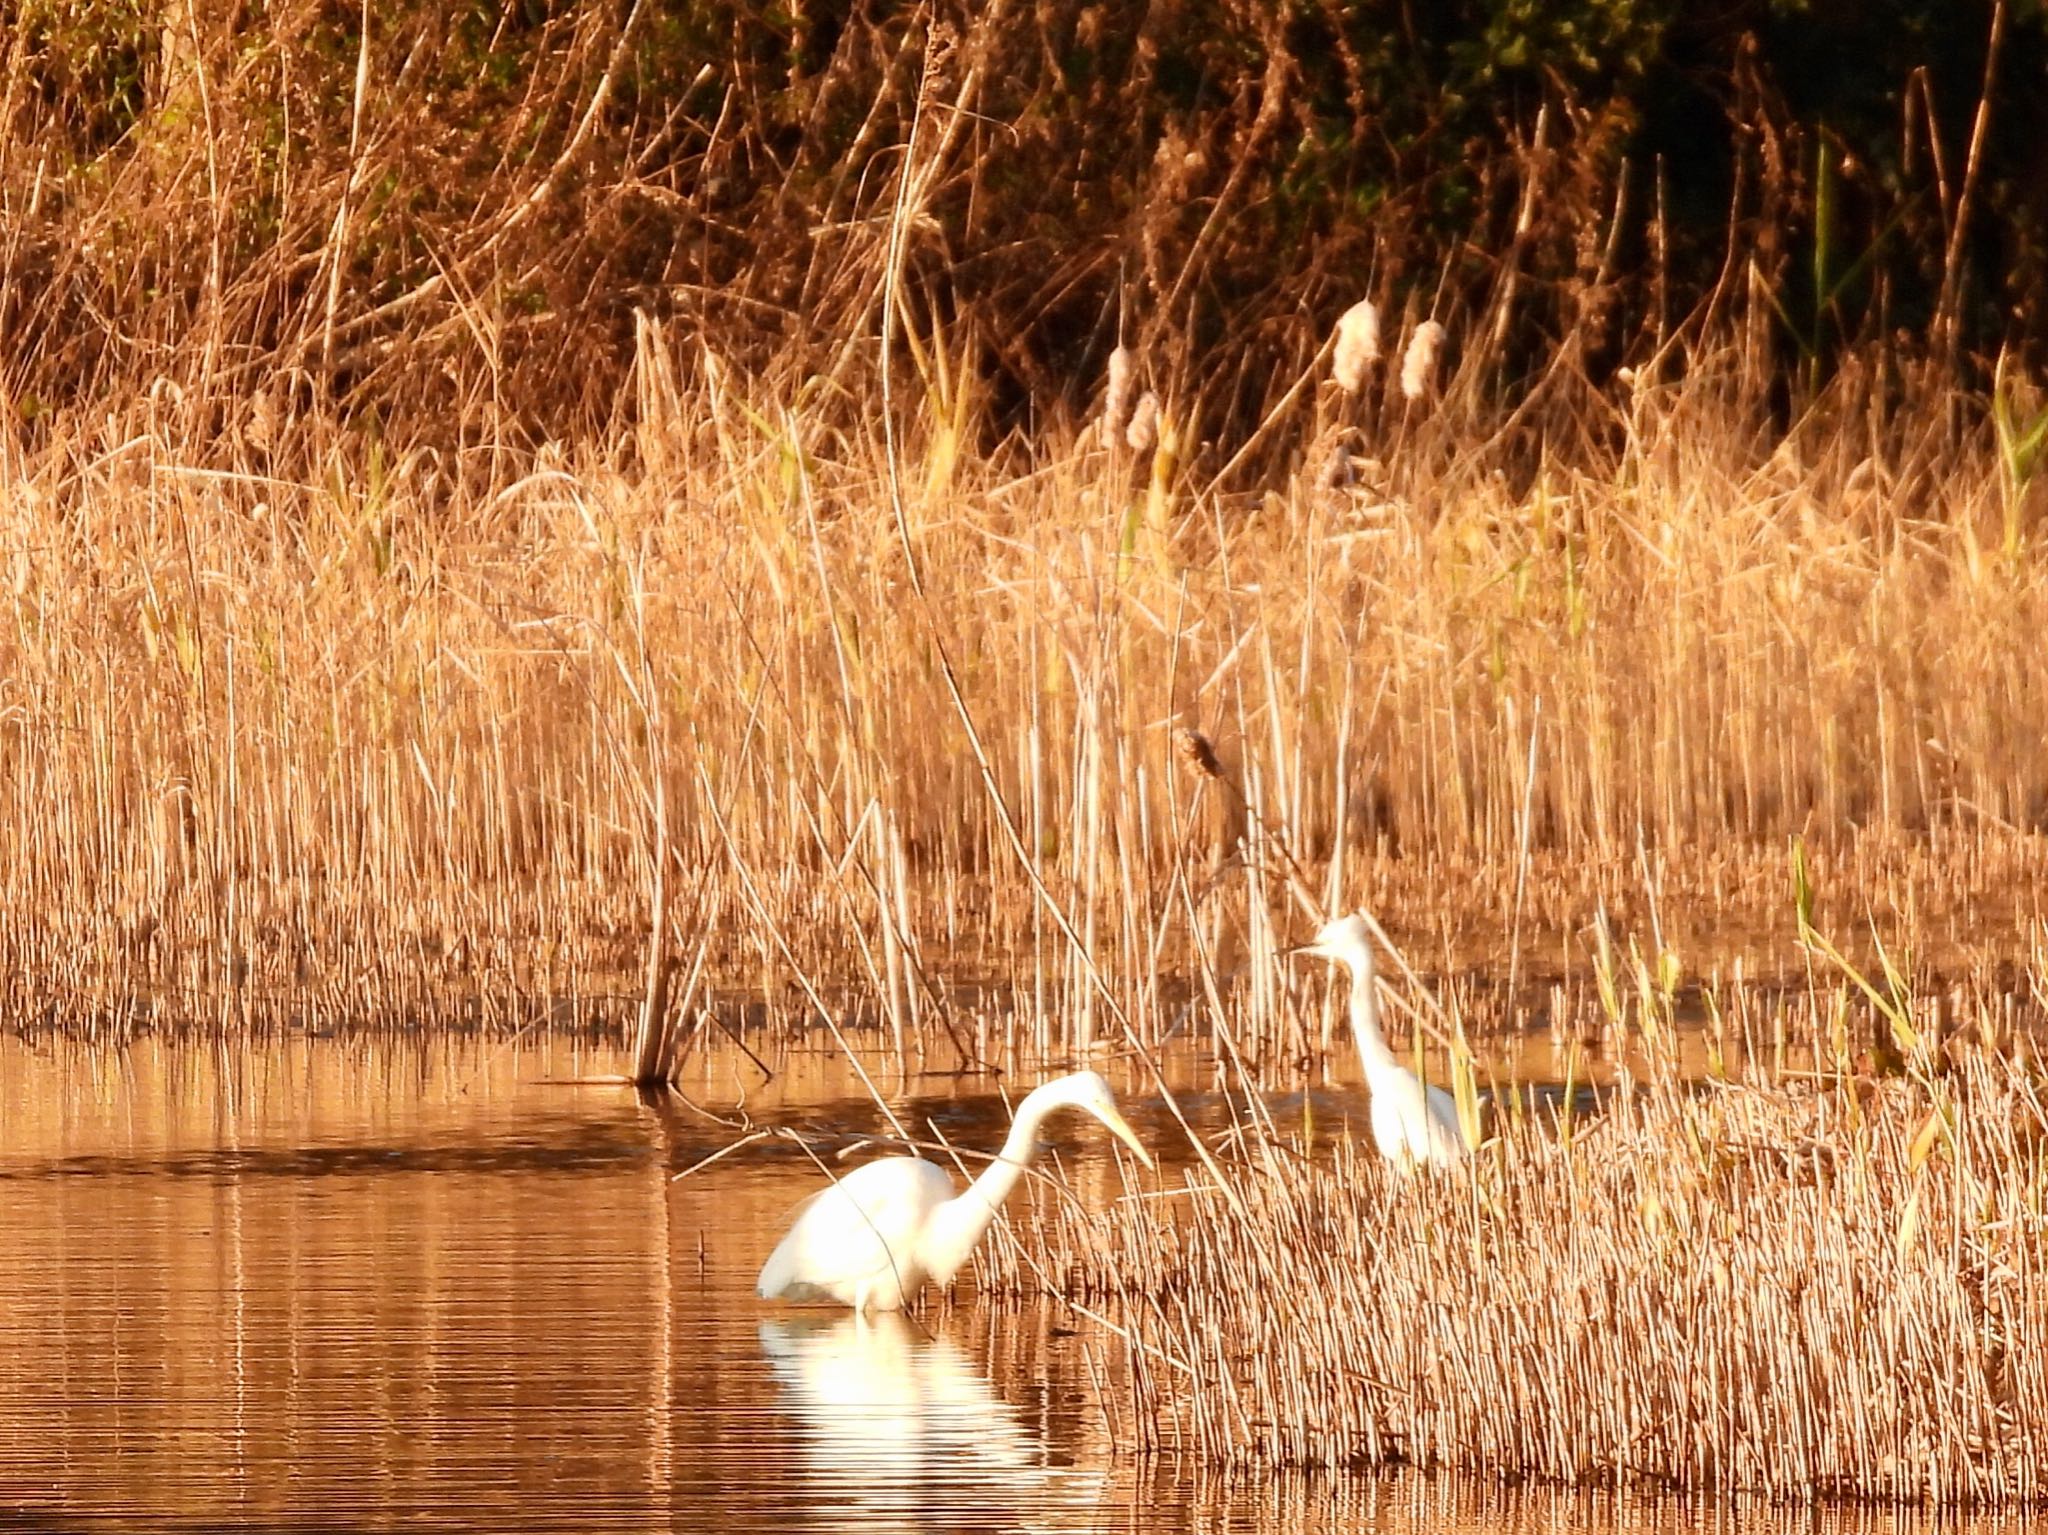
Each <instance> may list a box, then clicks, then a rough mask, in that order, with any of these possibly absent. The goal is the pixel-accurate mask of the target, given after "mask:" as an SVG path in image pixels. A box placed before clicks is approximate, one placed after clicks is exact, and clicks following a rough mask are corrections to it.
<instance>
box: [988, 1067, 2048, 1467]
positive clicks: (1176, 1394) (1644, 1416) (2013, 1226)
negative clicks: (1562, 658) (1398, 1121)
mask: <svg viewBox="0 0 2048 1535" xmlns="http://www.w3.org/2000/svg"><path fill="white" fill-rule="evenodd" d="M2044 1146H2048V1105H2044V1098H2043V1091H2042V1085H2041V1082H2040V1079H2039V1077H2038V1074H2037V1073H2036V1072H2035V1071H2034V1070H2032V1069H2031V1068H2028V1067H2025V1066H2021V1065H2017V1064H2014V1063H2012V1062H2011V1061H2009V1060H2005V1059H2001V1058H1997V1057H1994V1056H1991V1055H1989V1054H1986V1053H1972V1054H1970V1055H1969V1056H1968V1058H1967V1059H1964V1060H1961V1061H1959V1062H1957V1063H1956V1064H1955V1065H1954V1066H1953V1067H1952V1068H1951V1069H1949V1070H1947V1071H1945V1072H1944V1073H1943V1074H1941V1075H1938V1076H1934V1077H1927V1078H1916V1079H1908V1078H1893V1079H1887V1080H1878V1079H1870V1078H1864V1079H1857V1078H1854V1077H1826V1078H1816V1079H1809V1080H1806V1081H1804V1082H1795V1083H1788V1084H1783V1085H1778V1086H1770V1087H1763V1086H1748V1085H1741V1084H1738V1083H1732V1082H1726V1081H1722V1082H1714V1083H1711V1084H1709V1085H1707V1086H1704V1087H1700V1088H1697V1089H1691V1088H1686V1087H1682V1086H1680V1085H1678V1084H1677V1083H1676V1081H1675V1079H1667V1080H1666V1081H1664V1082H1663V1083H1662V1084H1661V1085H1634V1086H1630V1085H1624V1086H1622V1087H1620V1088H1618V1089H1616V1090H1614V1091H1612V1092H1610V1093H1609V1094H1607V1095H1606V1097H1605V1099H1604V1101H1603V1102H1602V1104H1601V1105H1600V1107H1599V1108H1598V1109H1597V1110H1596V1111H1593V1112H1590V1113H1588V1112H1586V1111H1585V1110H1583V1109H1581V1110H1580V1112H1578V1113H1577V1114H1576V1115H1570V1116H1567V1117H1565V1118H1564V1119H1563V1120H1562V1121H1561V1122H1549V1121H1545V1122H1538V1121H1536V1120H1533V1119H1526V1120H1525V1119H1516V1120H1514V1121H1513V1122H1511V1123H1509V1124H1507V1125H1506V1126H1505V1127H1504V1130H1503V1133H1502V1134H1501V1135H1500V1136H1499V1137H1498V1139H1497V1141H1496V1142H1495V1144H1493V1145H1492V1146H1490V1147H1489V1148H1487V1150H1486V1151H1485V1152H1484V1153H1483V1154H1482V1156H1481V1157H1480V1158H1479V1160H1478V1162H1477V1164H1476V1167H1475V1170H1474V1173H1473V1176H1472V1177H1471V1178H1469V1179H1468V1178H1463V1177H1456V1178H1452V1177H1441V1178H1435V1179H1403V1178H1398V1177H1394V1176H1392V1175H1390V1174H1389V1173H1388V1172H1387V1170H1386V1169H1385V1168H1383V1167H1382V1166H1381V1165H1380V1163H1379V1162H1378V1160H1377V1158H1375V1157H1374V1156H1373V1154H1372V1152H1371V1150H1370V1148H1369V1147H1365V1146H1363V1145H1361V1144H1360V1143H1358V1142H1354V1141H1352V1140H1350V1139H1349V1138H1345V1139H1343V1140H1341V1141H1340V1142H1339V1143H1338V1144H1337V1145H1336V1147H1335V1149H1334V1151H1333V1152H1332V1153H1330V1154H1327V1155H1325V1154H1321V1153H1318V1154H1317V1155H1315V1156H1313V1157H1307V1158H1304V1157H1302V1156H1299V1155H1296V1154H1294V1153H1290V1152H1288V1151H1285V1150H1282V1149H1280V1148H1277V1147H1269V1148H1267V1149H1265V1150H1263V1151H1257V1152H1254V1153H1253V1154H1251V1155H1250V1157H1249V1159H1248V1160H1247V1161H1246V1162H1244V1163H1243V1164H1241V1165H1239V1167H1238V1169H1237V1174H1236V1179H1235V1186H1236V1188H1237V1192H1238V1196H1239V1198H1238V1201H1237V1203H1236V1206H1235V1207H1234V1206H1233V1204H1232V1203H1231V1202H1226V1201H1225V1200H1223V1199H1220V1198H1217V1197H1215V1195H1214V1194H1213V1193H1212V1192H1205V1189H1204V1186H1203V1184H1202V1183H1201V1182H1200V1181H1198V1180H1195V1179H1192V1178H1191V1179H1190V1187H1189V1189H1188V1190H1187V1191H1186V1192H1185V1193H1184V1194H1183V1195H1182V1196H1181V1197H1179V1198H1167V1199H1159V1200H1146V1201H1144V1202H1142V1203H1141V1204H1131V1203H1126V1204H1124V1205H1122V1206H1119V1207H1116V1208H1114V1209H1111V1210H1109V1211H1105V1212H1102V1213H1099V1214H1089V1213H1087V1212H1082V1211H1077V1210H1068V1209H1063V1210H1061V1211H1060V1212H1059V1213H1058V1214H1057V1216H1056V1217H1055V1218H1054V1220H1053V1224H1052V1225H1051V1227H1050V1230H1049V1234H1048V1235H1046V1236H1044V1237H1043V1238H1041V1239H1040V1240H1041V1243H1042V1250H1041V1251H1040V1252H1039V1253H1038V1254H1036V1257H1035V1261H1036V1262H1037V1263H1039V1264H1041V1265H1042V1266H1043V1268H1044V1270H1045V1271H1046V1272H1048V1273H1050V1274H1052V1275H1055V1276H1058V1278H1059V1279H1060V1281H1061V1282H1062V1283H1063V1285H1064V1286H1065V1287H1066V1288H1068V1289H1070V1290H1071V1291H1073V1292H1076V1293H1079V1294H1082V1295H1085V1296H1090V1297H1098V1296H1104V1295H1113V1296H1120V1297H1121V1298H1122V1307H1121V1315H1122V1316H1123V1317H1124V1319H1125V1321H1126V1322H1127V1324H1128V1326H1129V1328H1130V1335H1131V1338H1132V1339H1133V1340H1134V1342H1133V1346H1132V1347H1131V1350H1130V1352H1131V1358H1132V1363H1133V1366H1134V1371H1135V1378H1136V1379H1137V1380H1138V1382H1139V1385H1140V1411H1139V1419H1140V1422H1141V1425H1142V1427H1143V1430H1144V1433H1145V1439H1146V1442H1147V1443H1148V1445H1149V1446H1150V1447H1152V1448H1154V1449H1158V1450H1173V1451H1179V1452H1184V1453H1192V1454H1195V1455H1197V1456H1200V1457H1203V1458H1206V1459H1210V1460H1214V1461H1220V1462H1227V1463H1246V1462H1249V1463H1258V1464H1264V1465H1275V1466H1345V1465H1361V1464H1381V1463H1390V1462H1406V1463H1414V1464H1419V1465H1424V1466H1445V1467H1462V1468H1467V1469H1470V1470H1473V1471H1476V1472H1483V1473H1485V1474H1487V1475H1489V1476H1495V1477H1500V1476H1507V1477H1523V1476H1530V1477H1540V1478H1549V1479H1556V1480H1561V1481H1566V1482H1589V1481H1590V1482H1631V1483H1634V1482H1640V1483H1650V1484H1658V1485H1662V1486H1666V1487H1670V1488H1676V1489H1714V1490H1722V1491H1732V1490H1748V1491H1756V1492H1762V1493H1767V1494H1773V1495H1781V1496H1787V1497H1812V1496H1822V1495H1826V1496H1850V1497H1860V1498H1876V1499H1887V1500H1892V1499H1897V1500H1907V1501H1925V1502H1996V1501H2004V1500H2024V1501H2036V1500H2039V1499H2041V1498H2042V1497H2044V1496H2048V1267H2044V1263H2048V1214H2044V1199H2048V1158H2044ZM992 1282H994V1283H997V1284H1001V1283H1003V1282H1005V1276H1003V1275H1002V1274H1001V1273H996V1274H995V1275H994V1276H993V1278H992Z"/></svg>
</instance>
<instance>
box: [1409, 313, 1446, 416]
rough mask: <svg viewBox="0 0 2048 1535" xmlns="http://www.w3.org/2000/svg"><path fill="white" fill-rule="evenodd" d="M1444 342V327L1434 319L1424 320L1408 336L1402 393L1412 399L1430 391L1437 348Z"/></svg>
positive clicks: (1416, 398)
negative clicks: (1412, 333)
mask: <svg viewBox="0 0 2048 1535" xmlns="http://www.w3.org/2000/svg"><path fill="white" fill-rule="evenodd" d="M1443 344H1444V328H1443V327H1442V326H1441V325H1439V324H1437V323H1436V321H1434V320H1424V321H1423V322H1422V323H1421V324H1420V325H1418V326H1416V327H1415V334H1414V335H1412V336H1410V337H1409V338H1408V352H1407V355H1406V356H1404V357H1403V358H1402V359H1401V393H1402V394H1403V395H1405V396H1406V397H1407V398H1409V399H1411V400H1419V399H1421V398H1422V396H1423V395H1424V394H1425V393H1427V392H1428V390H1429V385H1430V380H1431V379H1433V378H1434V377H1435V376H1436V354H1437V349H1438V348H1440V347H1441V346H1442V345H1443Z"/></svg>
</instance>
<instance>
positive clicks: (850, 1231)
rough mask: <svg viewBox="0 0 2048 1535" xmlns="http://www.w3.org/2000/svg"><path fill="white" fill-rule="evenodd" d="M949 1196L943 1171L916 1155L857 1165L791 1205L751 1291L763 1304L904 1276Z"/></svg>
mask: <svg viewBox="0 0 2048 1535" xmlns="http://www.w3.org/2000/svg"><path fill="white" fill-rule="evenodd" d="M952 1197H953V1180H952V1179H951V1178H949V1177H948V1176H946V1170H945V1169H944V1168H942V1167H940V1166H938V1165H937V1164H935V1163H932V1162H926V1161H923V1160H921V1159H919V1158H916V1157H886V1158H884V1159H883V1160H882V1161H879V1162H869V1163H868V1164H867V1165H866V1166H864V1167H858V1168H855V1169H854V1170H853V1171H852V1172H850V1173H848V1174H847V1175H846V1176H845V1177H844V1178H842V1179H840V1180H839V1181H838V1182H837V1183H835V1184H833V1185H832V1186H831V1187H830V1188H825V1189H820V1190H819V1191H818V1192H817V1193H815V1194H813V1195H812V1196H811V1197H810V1198H809V1199H807V1200H805V1201H804V1202H803V1203H802V1204H801V1205H799V1206H798V1207H797V1214H796V1219H795V1221H794V1222H793V1223H792V1224H791V1226H790V1228H789V1234H788V1235H787V1236H785V1237H784V1238H783V1239H782V1241H781V1242H780V1244H778V1245H777V1247H776V1249H775V1251H774V1252H772V1253H770V1254H769V1255H768V1261H767V1262H766V1263H764V1264H762V1265H761V1278H760V1282H759V1284H758V1285H757V1286H756V1289H757V1290H758V1292H759V1294H760V1295H761V1297H762V1299H764V1300H772V1299H775V1298H778V1297H780V1298H781V1299H784V1300H795V1301H804V1300H825V1299H836V1298H838V1296H839V1292H840V1291H841V1290H843V1289H849V1288H858V1287H859V1286H860V1285H861V1284H862V1283H863V1282H864V1281H868V1280H875V1279H879V1278H882V1277H884V1276H886V1275H888V1274H890V1273H891V1272H894V1273H896V1274H898V1275H902V1276H906V1277H907V1274H908V1271H909V1268H910V1266H911V1264H912V1261H913V1259H914V1257H915V1255H916V1251H917V1240H918V1237H919V1235H920V1234H921V1233H922V1231H923V1229H924V1225H925V1221H926V1219H927V1218H928V1217H929V1216H930V1214H931V1212H932V1209H933V1208H934V1207H935V1206H937V1205H939V1204H942V1203H944V1202H945V1201H946V1200H948V1199H950V1198H952Z"/></svg>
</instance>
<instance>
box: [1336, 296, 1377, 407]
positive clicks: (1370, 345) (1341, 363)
mask: <svg viewBox="0 0 2048 1535" xmlns="http://www.w3.org/2000/svg"><path fill="white" fill-rule="evenodd" d="M1379 360H1380V312H1379V311H1378V310H1377V309H1375V308H1373V306H1372V300H1371V299H1360V300H1359V301H1358V302H1357V303H1355V304H1353V305H1352V306H1351V307H1350V308H1349V309H1347V310H1345V311H1344V315H1343V318H1341V319H1340V320H1338V321H1337V355H1336V357H1335V359H1334V360H1333V361H1332V362H1331V365H1330V376H1331V377H1332V378H1334V379H1336V381H1337V387H1338V388H1339V389H1341V390H1343V391H1344V392H1345V393H1346V394H1356V393H1358V390H1359V387H1360V386H1361V385H1362V384H1364V382H1365V370H1366V369H1367V368H1368V367H1370V366H1371V365H1372V364H1373V363H1376V362H1378V361H1379Z"/></svg>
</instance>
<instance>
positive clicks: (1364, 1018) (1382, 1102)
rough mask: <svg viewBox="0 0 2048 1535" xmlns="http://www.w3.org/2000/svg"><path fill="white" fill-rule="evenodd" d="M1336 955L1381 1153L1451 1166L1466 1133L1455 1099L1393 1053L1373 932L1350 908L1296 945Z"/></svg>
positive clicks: (1408, 1165)
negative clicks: (1346, 979) (1376, 979)
mask: <svg viewBox="0 0 2048 1535" xmlns="http://www.w3.org/2000/svg"><path fill="white" fill-rule="evenodd" d="M1295 952H1296V953H1297V954H1314V955H1316V956H1317V957H1319V958H1322V959H1327V960H1334V961H1335V962H1336V963H1338V964H1340V965H1343V966H1345V967H1346V968H1347V969H1349V970H1350V972H1351V1032H1352V1034H1353V1036H1354V1037H1355V1038H1356V1039H1357V1041H1358V1057H1359V1059H1360V1060H1361V1061H1362V1062H1363V1063H1364V1065H1365V1085H1366V1087H1367V1088H1369V1089H1370V1090H1371V1092H1372V1138H1373V1142H1374V1144H1375V1145H1377V1146H1378V1147H1379V1148H1380V1155H1381V1156H1383V1157H1385V1158H1386V1159H1387V1160H1388V1161H1389V1162H1392V1163H1393V1164H1394V1165H1395V1166H1396V1167H1398V1168H1400V1169H1401V1170H1402V1171H1404V1172H1406V1171H1409V1170H1411V1169H1413V1168H1415V1167H1453V1166H1456V1165H1457V1164H1458V1163H1460V1162H1462V1161H1464V1160H1465V1155H1466V1148H1465V1135H1464V1132H1463V1131H1462V1130H1460V1129H1459V1127H1458V1105H1457V1104H1456V1103H1455V1102H1454V1101H1453V1100H1452V1098H1451V1095H1450V1094H1449V1093H1447V1092H1445V1091H1444V1090H1443V1089H1442V1088H1440V1087H1431V1086H1429V1085H1428V1084H1426V1083H1425V1082H1423V1080H1422V1079H1421V1078H1420V1077H1418V1076H1416V1075H1415V1073H1414V1072H1412V1071H1410V1070H1409V1069H1408V1068H1407V1067H1406V1066H1403V1065H1402V1064H1401V1063H1400V1062H1399V1061H1397V1060H1395V1059H1394V1052H1393V1051H1392V1050H1390V1049H1388V1048H1387V1037H1386V1035H1384V1034H1382V1033H1381V1032H1380V1004H1379V997H1378V995H1377V994H1376V993H1375V992H1374V990H1373V955H1372V936H1371V934H1370V933H1369V932H1368V931H1367V929H1366V925H1365V919H1364V918H1363V917H1361V916H1359V915H1358V914H1357V913H1356V912H1353V913H1352V914H1351V915H1349V916H1345V917H1339V918H1337V919H1336V920H1335V921H1334V922H1330V923H1328V924H1326V925H1325V926H1324V928H1323V930H1322V931H1321V932H1319V933H1317V934H1316V936H1315V941H1314V942H1313V943H1308V944H1304V945H1302V947H1301V948H1299V949H1297V950H1295Z"/></svg>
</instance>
